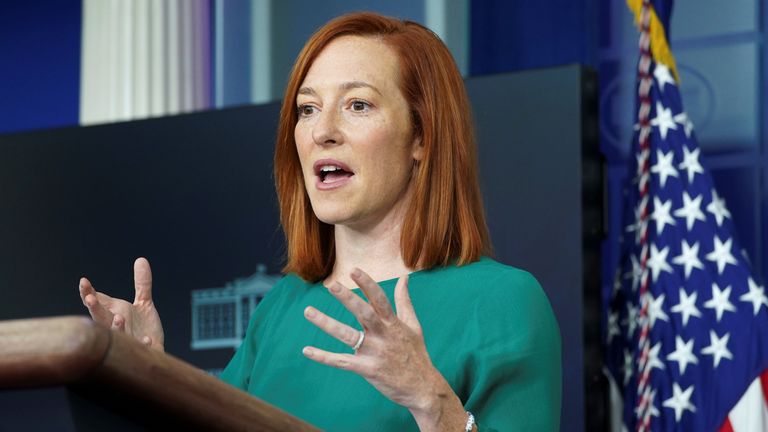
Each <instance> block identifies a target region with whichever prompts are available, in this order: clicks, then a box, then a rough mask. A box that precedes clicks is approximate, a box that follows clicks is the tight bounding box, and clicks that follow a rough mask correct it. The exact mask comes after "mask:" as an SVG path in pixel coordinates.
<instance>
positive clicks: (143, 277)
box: [133, 258, 152, 302]
mask: <svg viewBox="0 0 768 432" xmlns="http://www.w3.org/2000/svg"><path fill="white" fill-rule="evenodd" d="M133 284H134V287H135V288H136V299H135V301H136V302H139V301H145V302H151V301H152V269H150V267H149V261H147V259H146V258H137V259H136V261H135V262H134V263H133Z"/></svg>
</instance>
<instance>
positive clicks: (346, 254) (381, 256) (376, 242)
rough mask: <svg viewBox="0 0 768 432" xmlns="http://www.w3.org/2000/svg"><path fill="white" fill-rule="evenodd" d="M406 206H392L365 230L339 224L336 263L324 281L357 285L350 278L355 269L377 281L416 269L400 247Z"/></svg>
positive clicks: (349, 285) (347, 285)
mask: <svg viewBox="0 0 768 432" xmlns="http://www.w3.org/2000/svg"><path fill="white" fill-rule="evenodd" d="M404 210H405V209H403V208H396V209H393V211H392V212H390V214H389V215H388V216H387V217H385V218H384V219H383V220H382V221H380V222H379V223H377V224H375V225H373V226H369V227H366V228H365V229H361V228H354V227H350V226H346V225H336V226H335V228H334V240H335V243H336V244H335V248H336V262H335V263H334V266H333V270H332V271H331V274H330V275H329V276H328V277H327V278H326V279H325V281H324V284H325V285H326V286H328V285H330V284H331V283H332V282H340V283H341V284H343V285H344V286H346V287H349V288H352V287H356V286H357V284H356V283H355V282H354V281H352V279H351V278H350V276H349V275H350V273H352V271H353V270H354V269H355V268H359V269H360V270H362V271H364V272H366V273H368V275H369V276H370V277H371V278H373V280H375V281H383V280H387V279H393V278H397V277H400V276H404V275H406V274H408V273H410V272H412V271H413V270H414V269H411V268H409V267H408V266H407V265H406V264H405V262H404V261H403V256H402V253H401V250H400V236H401V233H402V227H403V219H404Z"/></svg>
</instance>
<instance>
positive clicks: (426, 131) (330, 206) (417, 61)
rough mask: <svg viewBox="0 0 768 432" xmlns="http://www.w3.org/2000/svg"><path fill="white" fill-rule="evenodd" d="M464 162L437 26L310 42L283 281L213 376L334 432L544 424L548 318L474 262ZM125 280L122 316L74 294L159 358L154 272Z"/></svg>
mask: <svg viewBox="0 0 768 432" xmlns="http://www.w3.org/2000/svg"><path fill="white" fill-rule="evenodd" d="M475 153H476V151H475V142H474V137H473V133H472V125H471V118H470V112H469V103H468V100H467V96H466V92H465V90H464V87H463V83H462V80H461V76H460V75H459V73H458V71H457V69H456V66H455V64H454V62H453V59H452V57H451V55H450V53H449V52H448V50H447V48H446V47H445V45H443V44H442V42H440V40H439V39H438V38H437V37H436V36H435V35H434V34H433V33H432V32H431V31H429V30H427V29H426V28H424V27H422V26H420V25H419V24H415V23H412V22H407V21H406V22H402V21H398V20H395V19H391V18H386V17H382V16H379V15H375V14H370V13H360V14H352V15H347V16H343V17H340V18H338V19H336V20H333V21H331V22H329V23H328V24H326V25H325V26H324V27H322V28H321V29H320V30H319V31H318V32H317V33H315V34H314V35H313V36H312V37H311V38H310V40H309V41H308V42H307V44H306V45H305V47H304V49H303V50H302V52H301V53H300V55H299V57H298V59H297V61H296V64H295V65H294V68H293V71H292V72H291V76H290V80H289V83H288V87H287V89H286V92H285V98H284V100H283V106H282V110H281V113H280V125H279V131H278V137H277V146H276V150H275V180H276V186H277V192H278V197H279V201H280V214H281V222H282V225H283V229H284V231H285V235H286V240H287V245H288V257H287V265H286V266H285V268H284V271H285V273H286V274H287V275H286V276H285V277H284V278H283V279H282V280H281V281H280V282H278V284H277V285H276V286H275V287H274V288H273V289H272V291H271V292H270V293H269V294H268V295H267V296H266V297H265V298H264V300H263V301H262V302H261V304H260V306H259V307H258V308H257V310H256V312H255V313H254V316H253V318H252V320H251V322H250V325H249V328H248V331H247V334H246V338H245V341H244V342H243V344H242V346H241V347H240V348H239V349H238V351H237V353H236V354H235V356H234V358H233V359H232V360H231V362H230V364H229V365H228V366H227V368H226V369H225V370H224V372H223V373H222V379H224V380H225V381H227V382H229V383H231V384H232V385H234V386H236V387H239V388H241V389H243V390H245V391H248V392H250V393H251V394H253V395H255V396H257V397H259V398H262V399H264V400H266V401H267V402H270V403H272V404H274V405H276V406H278V407H280V408H282V409H284V410H286V411H288V412H290V413H292V414H294V415H296V416H298V417H300V418H302V419H304V420H306V421H308V422H310V423H312V424H315V425H317V426H319V427H321V428H326V429H328V430H333V431H340V430H349V431H361V430H381V431H401V430H416V429H418V430H421V431H451V430H455V431H459V430H466V431H470V430H475V431H477V430H480V431H492V430H497V431H509V430H518V429H525V430H556V429H557V428H558V424H559V413H560V373H561V372H560V337H559V331H558V329H557V324H556V321H555V319H554V316H553V314H552V310H551V308H550V305H549V303H548V301H547V299H546V296H545V295H544V293H543V291H542V290H541V288H540V286H539V285H538V283H537V282H536V280H535V279H534V278H533V277H532V276H531V275H529V274H528V273H526V272H524V271H521V270H518V269H515V268H512V267H508V266H505V265H502V264H499V263H497V262H495V261H493V260H492V259H490V258H487V257H486V255H488V254H489V253H490V244H489V239H488V234H487V228H486V224H485V220H484V216H483V210H482V202H481V199H480V191H479V186H478V180H477V173H476V155H475ZM134 271H135V279H136V301H135V302H134V303H133V304H129V303H127V302H125V301H122V300H116V299H112V298H110V297H108V296H106V295H104V294H102V293H97V292H96V291H94V289H93V287H92V286H91V284H90V282H89V281H88V280H86V279H83V280H81V283H80V295H81V297H82V299H83V302H84V303H85V304H86V306H87V307H88V309H89V311H90V313H91V315H92V316H93V317H94V319H95V320H97V321H98V322H100V323H103V324H105V325H111V326H112V327H113V328H115V329H118V330H120V331H126V332H129V333H130V334H132V335H133V336H135V337H136V338H138V339H140V340H142V341H143V342H144V343H145V344H147V345H149V346H152V347H156V348H158V349H162V347H163V332H162V326H161V325H160V320H159V317H158V315H157V311H156V310H155V308H154V306H153V304H152V298H151V275H150V270H149V264H148V263H147V261H146V260H144V259H139V260H137V261H136V264H135V267H134ZM377 281H378V282H377ZM353 287H359V288H353ZM366 300H367V301H366ZM302 354H303V356H302ZM470 413H472V414H470ZM475 419H476V423H475Z"/></svg>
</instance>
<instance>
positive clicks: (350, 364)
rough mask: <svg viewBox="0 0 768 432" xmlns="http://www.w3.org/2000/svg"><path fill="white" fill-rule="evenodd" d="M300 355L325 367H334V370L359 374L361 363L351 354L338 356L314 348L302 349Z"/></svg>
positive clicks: (337, 354)
mask: <svg viewBox="0 0 768 432" xmlns="http://www.w3.org/2000/svg"><path fill="white" fill-rule="evenodd" d="M301 353H302V354H304V356H305V357H306V358H308V359H310V360H313V361H316V362H318V363H321V364H324V365H326V366H330V367H334V368H336V369H343V370H348V371H352V372H357V373H360V372H361V370H362V369H361V366H362V363H361V362H360V360H359V359H358V358H356V357H355V356H354V355H352V354H339V353H332V352H328V351H324V350H321V349H319V348H315V347H309V346H308V347H304V349H303V350H301Z"/></svg>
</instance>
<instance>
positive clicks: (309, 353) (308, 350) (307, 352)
mask: <svg viewBox="0 0 768 432" xmlns="http://www.w3.org/2000/svg"><path fill="white" fill-rule="evenodd" d="M301 353H302V354H304V355H305V356H307V357H311V356H312V354H314V351H312V348H310V347H304V349H303V350H301Z"/></svg>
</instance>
